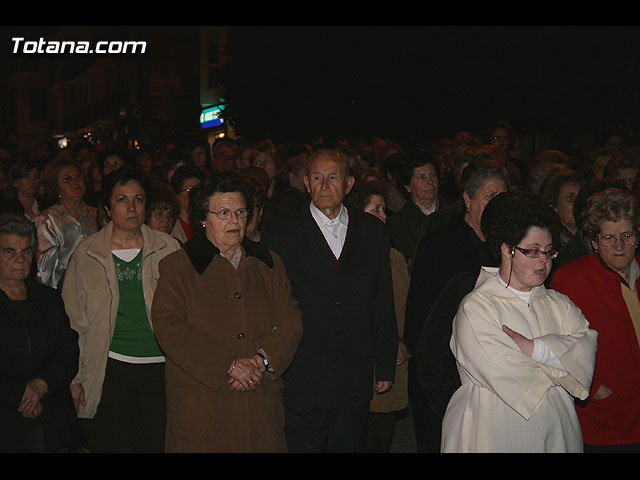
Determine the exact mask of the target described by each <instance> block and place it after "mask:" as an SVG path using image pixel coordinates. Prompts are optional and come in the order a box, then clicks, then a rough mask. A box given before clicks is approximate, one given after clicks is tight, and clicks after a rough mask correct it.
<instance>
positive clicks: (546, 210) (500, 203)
mask: <svg viewBox="0 0 640 480" xmlns="http://www.w3.org/2000/svg"><path fill="white" fill-rule="evenodd" d="M561 225H562V224H561V223H560V218H559V217H558V214H557V213H556V212H555V210H554V209H553V208H552V207H551V206H550V205H549V204H548V202H547V201H546V200H544V199H543V198H542V197H540V196H539V195H536V194H534V193H531V192H526V191H522V190H518V191H513V192H504V193H501V194H499V195H497V196H496V197H494V198H493V199H492V200H491V201H490V202H489V203H488V204H487V206H486V207H485V209H484V212H483V213H482V231H483V233H484V235H485V237H486V240H487V245H488V247H489V250H490V251H491V254H492V255H493V256H494V257H495V259H496V260H497V261H498V262H500V259H501V253H502V244H503V243H505V244H507V245H509V246H516V245H518V244H519V243H520V242H521V241H522V239H523V238H524V237H526V235H527V233H528V232H529V229H531V227H539V228H542V229H545V230H548V231H549V232H550V233H551V236H552V238H553V244H554V245H557V242H558V238H559V232H560V228H561Z"/></svg>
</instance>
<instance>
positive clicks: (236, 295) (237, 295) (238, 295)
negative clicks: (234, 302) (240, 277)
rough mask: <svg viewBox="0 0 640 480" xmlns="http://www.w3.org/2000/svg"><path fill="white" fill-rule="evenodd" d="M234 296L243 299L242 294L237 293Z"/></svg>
mask: <svg viewBox="0 0 640 480" xmlns="http://www.w3.org/2000/svg"><path fill="white" fill-rule="evenodd" d="M233 296H234V297H236V298H240V297H242V294H241V293H240V292H236V293H234V294H233Z"/></svg>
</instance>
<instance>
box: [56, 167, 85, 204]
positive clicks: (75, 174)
mask: <svg viewBox="0 0 640 480" xmlns="http://www.w3.org/2000/svg"><path fill="white" fill-rule="evenodd" d="M56 180H57V182H58V190H59V191H60V199H61V200H74V199H82V198H83V197H84V194H85V191H86V189H85V186H84V175H82V173H81V172H80V170H78V168H77V167H74V166H69V167H64V168H63V169H61V170H60V171H59V172H58V177H57V179H56Z"/></svg>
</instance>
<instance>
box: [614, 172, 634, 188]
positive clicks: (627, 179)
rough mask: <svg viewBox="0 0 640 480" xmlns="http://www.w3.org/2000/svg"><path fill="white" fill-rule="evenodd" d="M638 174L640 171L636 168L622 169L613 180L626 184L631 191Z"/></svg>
mask: <svg viewBox="0 0 640 480" xmlns="http://www.w3.org/2000/svg"><path fill="white" fill-rule="evenodd" d="M637 174H638V170H637V169H635V168H621V169H620V170H618V172H617V173H616V175H615V176H614V178H613V179H614V180H618V181H619V182H621V183H624V184H625V185H626V187H627V188H628V189H629V190H631V189H632V188H633V183H634V182H635V181H636V175H637Z"/></svg>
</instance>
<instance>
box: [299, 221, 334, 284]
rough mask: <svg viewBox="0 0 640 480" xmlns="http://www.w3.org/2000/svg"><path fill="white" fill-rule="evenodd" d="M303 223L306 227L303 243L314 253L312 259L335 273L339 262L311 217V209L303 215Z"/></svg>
mask: <svg viewBox="0 0 640 480" xmlns="http://www.w3.org/2000/svg"><path fill="white" fill-rule="evenodd" d="M302 222H303V223H304V227H305V228H303V229H302V231H303V232H304V233H303V237H302V241H303V242H304V243H306V244H307V245H308V246H309V249H310V250H311V251H312V256H311V257H310V258H311V259H313V258H317V259H319V261H320V262H321V263H322V264H323V265H324V266H326V267H328V268H331V269H332V270H333V271H335V270H336V264H337V261H338V260H337V259H336V258H335V256H334V255H333V252H332V251H331V248H330V247H329V244H328V243H327V240H326V239H325V238H324V235H323V234H322V231H321V230H320V227H319V226H318V224H317V223H316V221H315V219H314V218H313V216H312V215H311V211H310V210H309V208H306V209H305V213H304V214H303V215H302Z"/></svg>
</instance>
